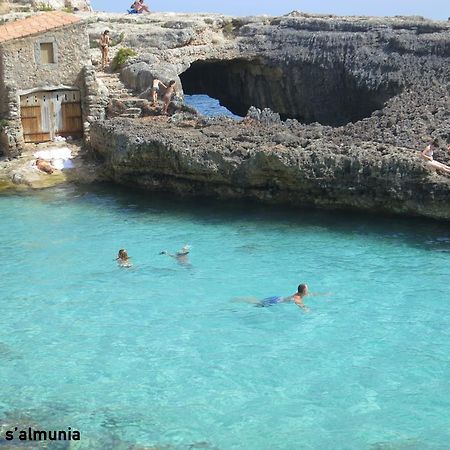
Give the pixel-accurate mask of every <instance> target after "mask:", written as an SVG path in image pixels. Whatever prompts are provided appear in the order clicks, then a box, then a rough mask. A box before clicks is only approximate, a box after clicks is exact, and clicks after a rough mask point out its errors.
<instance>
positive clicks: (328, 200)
mask: <svg viewBox="0 0 450 450" xmlns="http://www.w3.org/2000/svg"><path fill="white" fill-rule="evenodd" d="M90 27H91V35H92V38H96V37H97V36H98V34H99V32H100V31H101V30H102V29H104V28H109V29H111V30H112V32H113V34H118V33H120V32H125V40H124V45H129V46H132V47H133V48H135V49H136V50H137V51H138V54H139V55H138V58H136V59H135V60H134V61H131V62H130V64H129V65H128V66H127V67H125V68H124V69H123V71H122V79H123V80H124V82H125V83H126V84H127V85H128V86H129V87H131V88H133V89H135V90H136V91H144V90H145V89H146V88H147V87H148V86H149V84H150V83H151V80H152V79H153V78H154V77H159V78H162V79H164V80H167V79H169V78H175V79H177V80H178V83H179V85H180V87H181V86H182V88H183V90H184V91H185V92H187V93H206V94H209V95H211V96H213V97H216V98H218V99H219V100H220V101H221V103H222V104H224V105H225V106H227V107H228V108H229V109H231V110H232V111H233V112H235V113H237V114H240V115H245V113H246V111H247V109H248V108H249V107H250V106H251V105H255V106H257V107H259V108H266V107H269V108H271V109H272V110H273V111H276V112H277V113H279V115H280V116H281V118H282V119H283V120H285V122H284V123H282V122H280V121H276V120H275V121H272V120H265V123H261V122H260V121H258V120H256V121H255V120H254V119H248V120H245V121H244V122H242V123H239V124H237V123H235V122H230V121H228V120H225V119H221V120H218V121H214V123H212V122H211V121H208V120H206V121H205V120H204V119H198V118H197V119H196V118H194V119H193V122H192V123H191V124H190V125H189V123H190V122H189V121H188V122H186V121H182V120H181V121H179V123H178V124H176V123H175V122H176V121H177V119H176V117H175V120H172V121H169V123H168V124H167V123H166V122H165V119H148V120H147V121H143V122H137V123H135V124H131V123H128V122H124V121H121V120H116V121H109V122H105V123H99V124H97V125H96V126H95V127H94V129H93V136H92V145H93V148H94V149H95V151H96V152H98V153H99V154H100V155H102V156H103V158H104V159H105V162H106V166H107V167H108V169H109V174H110V177H111V179H114V180H116V181H117V182H119V183H123V184H127V185H137V186H140V187H144V188H147V189H162V190H170V191H174V192H179V193H190V194H202V195H212V196H217V197H222V198H229V197H249V198H257V199H260V200H263V201H266V202H282V203H289V204H293V205H319V206H324V207H338V208H358V209H368V210H382V211H391V212H399V213H407V214H418V215H425V216H429V217H435V218H443V219H450V202H449V194H450V178H449V177H448V176H446V175H444V174H437V173H435V172H433V171H431V170H430V169H429V167H428V166H427V165H426V163H425V162H424V161H423V160H422V159H421V158H420V157H419V156H418V154H419V150H421V149H422V148H423V146H424V145H425V144H426V143H427V142H428V141H429V140H430V139H431V138H437V139H438V140H439V142H440V150H439V151H438V152H437V153H436V155H435V157H436V159H438V160H440V161H442V162H444V163H449V153H448V151H447V146H448V145H449V144H450V122H449V91H448V89H449V87H448V81H449V80H450V24H449V23H447V22H433V21H429V20H426V19H423V18H420V17H396V18H363V17H361V18H358V17H350V18H346V17H335V16H311V15H306V14H301V13H296V12H294V13H291V14H289V15H287V16H284V17H278V18H274V17H248V18H229V17H225V16H220V15H174V14H155V15H150V16H142V17H127V16H120V17H119V16H107V15H99V16H96V18H95V21H94V20H93V18H92V19H91V24H90ZM253 117H254V118H255V115H253ZM268 117H272V116H271V114H268ZM256 118H257V117H256ZM202 120H203V122H202ZM263 122H264V120H263ZM130 130H133V131H130Z"/></svg>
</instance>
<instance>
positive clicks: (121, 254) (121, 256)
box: [117, 248, 129, 261]
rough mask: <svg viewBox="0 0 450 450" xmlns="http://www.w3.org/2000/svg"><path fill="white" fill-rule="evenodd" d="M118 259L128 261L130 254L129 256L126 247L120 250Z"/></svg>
mask: <svg viewBox="0 0 450 450" xmlns="http://www.w3.org/2000/svg"><path fill="white" fill-rule="evenodd" d="M117 259H120V260H121V261H128V259H129V256H128V253H127V251H126V250H125V249H124V248H122V249H120V250H119V253H118V255H117Z"/></svg>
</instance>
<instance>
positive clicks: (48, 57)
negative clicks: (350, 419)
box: [40, 42, 55, 64]
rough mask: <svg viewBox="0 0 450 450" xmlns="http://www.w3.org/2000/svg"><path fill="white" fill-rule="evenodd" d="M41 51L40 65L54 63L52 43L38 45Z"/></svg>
mask: <svg viewBox="0 0 450 450" xmlns="http://www.w3.org/2000/svg"><path fill="white" fill-rule="evenodd" d="M40 49H41V63H42V64H54V63H55V52H54V48H53V43H51V42H43V43H41V44H40Z"/></svg>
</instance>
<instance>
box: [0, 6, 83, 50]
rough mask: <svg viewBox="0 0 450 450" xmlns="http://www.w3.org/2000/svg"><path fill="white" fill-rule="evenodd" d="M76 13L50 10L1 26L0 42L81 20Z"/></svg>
mask: <svg viewBox="0 0 450 450" xmlns="http://www.w3.org/2000/svg"><path fill="white" fill-rule="evenodd" d="M79 21H80V18H79V17H77V16H75V15H74V14H68V13H65V12H62V11H50V12H45V13H42V14H37V15H34V16H31V17H27V18H26V19H22V20H16V21H15V22H11V23H7V24H6V25H1V26H0V43H2V42H6V41H11V40H13V39H18V38H22V37H25V36H31V35H33V34H39V33H43V32H45V31H48V30H52V29H54V28H60V27H64V26H66V25H71V24H73V23H76V22H79Z"/></svg>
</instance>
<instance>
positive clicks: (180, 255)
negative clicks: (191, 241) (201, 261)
mask: <svg viewBox="0 0 450 450" xmlns="http://www.w3.org/2000/svg"><path fill="white" fill-rule="evenodd" d="M190 251H191V247H190V246H189V245H185V246H183V247H182V248H181V249H180V250H178V251H177V252H176V253H175V254H173V253H169V252H168V251H167V250H163V251H162V252H161V253H160V255H167V256H170V257H171V258H175V259H176V260H177V261H178V263H179V264H181V265H182V266H188V265H189V256H188V255H189V252H190Z"/></svg>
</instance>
